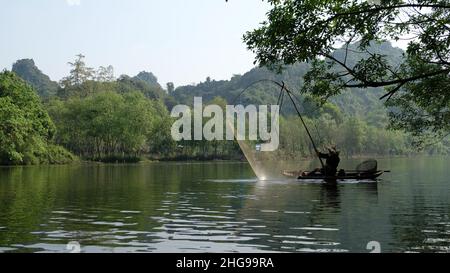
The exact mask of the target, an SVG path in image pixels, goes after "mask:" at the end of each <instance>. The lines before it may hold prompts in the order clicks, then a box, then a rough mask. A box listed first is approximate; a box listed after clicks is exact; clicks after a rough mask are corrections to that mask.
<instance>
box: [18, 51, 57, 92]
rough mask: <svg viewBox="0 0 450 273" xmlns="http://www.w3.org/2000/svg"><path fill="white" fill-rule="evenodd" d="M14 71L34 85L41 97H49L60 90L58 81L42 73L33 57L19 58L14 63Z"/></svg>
mask: <svg viewBox="0 0 450 273" xmlns="http://www.w3.org/2000/svg"><path fill="white" fill-rule="evenodd" d="M12 72H14V73H15V74H16V75H18V76H19V77H20V78H22V79H23V80H24V81H26V82H28V83H29V84H30V85H31V86H33V87H34V89H36V91H37V92H38V94H39V96H40V97H43V98H47V97H49V96H51V95H54V94H56V92H57V91H58V88H59V85H58V83H57V82H54V81H52V80H50V78H49V77H48V76H47V75H45V74H44V73H42V71H41V70H39V68H38V67H37V66H36V64H35V63H34V60H33V59H23V60H18V61H17V62H16V63H14V64H13V67H12Z"/></svg>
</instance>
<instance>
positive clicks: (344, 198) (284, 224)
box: [0, 160, 450, 252]
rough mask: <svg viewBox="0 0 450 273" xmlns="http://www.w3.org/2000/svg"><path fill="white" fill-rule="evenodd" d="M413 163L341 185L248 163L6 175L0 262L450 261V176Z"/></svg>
mask: <svg viewBox="0 0 450 273" xmlns="http://www.w3.org/2000/svg"><path fill="white" fill-rule="evenodd" d="M414 162H415V161H407V162H404V161H402V160H399V161H395V162H390V161H388V162H384V164H386V165H387V168H389V169H399V170H402V169H403V171H399V172H398V175H393V176H392V177H386V178H385V180H384V181H380V182H379V183H366V182H358V183H356V182H349V183H338V184H336V185H330V184H324V183H320V182H317V181H316V182H314V181H311V182H306V183H303V182H298V181H296V180H282V179H279V180H273V181H258V180H257V179H255V178H254V175H253V174H252V172H251V169H250V168H249V166H248V165H246V164H241V163H210V164H184V163H183V164H144V165H129V166H123V165H79V166H60V167H27V168H0V200H2V203H1V204H0V252H67V251H68V250H67V249H66V244H67V243H68V242H70V241H78V242H80V244H81V247H82V251H85V252H258V251H262V252H348V251H352V252H366V251H367V250H366V249H365V247H366V245H367V243H368V242H369V241H373V240H375V241H379V242H380V243H381V245H382V250H383V251H399V252H400V251H401V252H403V251H410V252H438V251H444V252H445V251H448V246H449V244H450V220H449V218H448V215H449V213H448V212H449V210H450V205H449V203H448V200H449V198H448V197H449V188H448V183H447V178H446V177H448V176H446V175H448V170H447V169H448V168H445V167H444V166H443V165H439V164H434V165H432V166H428V165H426V167H427V168H428V169H430V171H431V172H433V173H434V174H435V175H434V176H433V180H432V181H431V182H429V181H430V180H429V176H426V175H425V174H423V173H422V172H424V170H422V169H420V168H419V167H418V166H417V165H414V164H418V163H414ZM438 162H440V161H438ZM381 163H382V164H383V161H381ZM435 163H436V162H435ZM421 164H422V163H421ZM394 165H395V166H394ZM393 166H394V167H395V168H394V167H393ZM412 168H413V169H414V170H413V169H412ZM406 171H409V173H408V175H405V172H406Z"/></svg>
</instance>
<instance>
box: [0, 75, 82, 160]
mask: <svg viewBox="0 0 450 273" xmlns="http://www.w3.org/2000/svg"><path fill="white" fill-rule="evenodd" d="M55 132H56V129H55V126H54V124H53V122H52V120H51V119H50V117H49V116H48V114H47V112H46V111H45V109H44V107H43V106H42V104H41V102H40V99H39V97H38V96H37V95H36V93H35V91H34V90H33V88H32V87H31V86H29V85H28V84H26V83H25V82H24V81H23V80H22V79H20V78H19V77H18V76H16V75H15V74H14V73H12V72H7V71H5V72H3V73H0V164H7V165H10V164H39V163H66V162H69V161H71V160H73V157H72V156H71V155H70V154H69V153H68V152H67V151H65V150H64V149H62V148H60V147H56V146H53V145H52V139H53V136H54V135H55Z"/></svg>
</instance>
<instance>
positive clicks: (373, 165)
mask: <svg viewBox="0 0 450 273" xmlns="http://www.w3.org/2000/svg"><path fill="white" fill-rule="evenodd" d="M377 170H378V162H377V161H376V160H375V159H371V160H367V161H364V162H363V163H361V164H359V165H358V166H357V167H356V171H358V172H376V171H377Z"/></svg>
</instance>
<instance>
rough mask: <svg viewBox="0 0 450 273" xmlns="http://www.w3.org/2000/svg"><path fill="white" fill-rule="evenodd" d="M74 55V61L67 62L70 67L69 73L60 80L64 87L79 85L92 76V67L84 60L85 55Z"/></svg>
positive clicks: (93, 72)
mask: <svg viewBox="0 0 450 273" xmlns="http://www.w3.org/2000/svg"><path fill="white" fill-rule="evenodd" d="M76 57H77V58H76V59H75V61H74V62H69V63H68V64H69V65H70V66H71V67H72V68H71V70H70V75H69V76H67V77H65V78H63V79H62V81H61V84H62V85H63V86H64V87H69V86H74V85H81V84H83V83H84V82H86V81H88V80H92V79H93V77H94V74H95V71H94V69H93V68H90V67H87V66H86V63H85V62H84V58H85V57H86V56H84V55H83V54H78V55H77V56H76Z"/></svg>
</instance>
